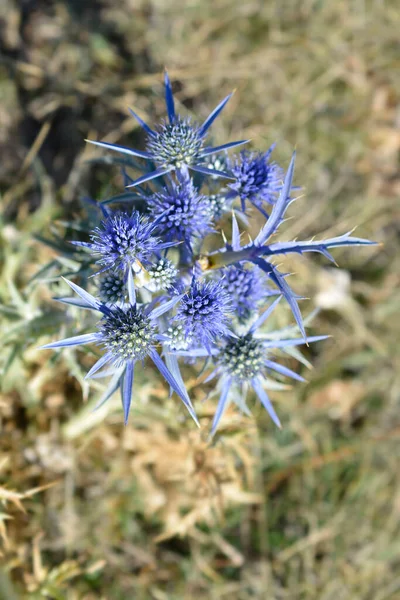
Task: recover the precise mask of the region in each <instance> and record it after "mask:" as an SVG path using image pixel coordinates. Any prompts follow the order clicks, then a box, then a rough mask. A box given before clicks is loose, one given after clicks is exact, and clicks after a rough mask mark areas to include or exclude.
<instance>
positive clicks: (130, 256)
mask: <svg viewBox="0 0 400 600" xmlns="http://www.w3.org/2000/svg"><path fill="white" fill-rule="evenodd" d="M162 218H163V216H161V217H160V218H159V219H156V220H154V221H152V222H150V221H149V219H148V217H144V216H142V215H140V214H139V213H138V212H137V211H133V212H132V214H131V215H129V214H128V213H126V212H118V213H116V214H111V215H109V216H108V217H106V218H105V219H104V220H103V221H102V222H101V224H100V227H96V228H95V229H94V231H93V233H92V234H91V235H90V239H91V240H92V241H91V242H72V243H73V244H74V245H76V246H82V247H84V248H88V249H89V250H90V251H91V252H92V253H93V254H94V255H95V256H96V257H98V259H97V263H98V264H99V265H101V266H102V269H101V270H100V273H102V272H104V271H107V270H109V269H118V270H121V271H123V273H124V275H125V276H126V275H127V273H128V271H129V269H131V268H133V270H134V271H138V270H140V269H141V268H142V266H144V265H149V264H151V258H152V256H153V255H154V253H157V252H159V251H160V250H162V249H164V248H168V247H170V246H172V245H173V243H171V242H162V241H161V239H160V238H159V237H158V236H156V235H155V230H156V229H157V226H158V224H159V222H160V220H161V219H162Z"/></svg>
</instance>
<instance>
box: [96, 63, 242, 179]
mask: <svg viewBox="0 0 400 600" xmlns="http://www.w3.org/2000/svg"><path fill="white" fill-rule="evenodd" d="M164 83H165V103H166V106H167V114H168V121H163V122H162V123H161V125H160V126H159V127H157V128H156V129H154V130H153V129H151V127H149V126H148V125H147V124H146V123H145V122H144V121H143V120H142V119H141V118H140V117H139V116H138V115H137V114H136V113H135V112H134V111H133V110H130V113H131V115H132V116H133V117H134V118H135V119H136V120H137V121H138V123H139V125H140V126H141V127H142V128H143V129H144V130H145V132H146V134H147V144H146V151H141V150H134V149H132V148H127V147H125V146H119V145H117V144H109V143H107V142H95V141H93V140H86V141H88V142H90V143H91V144H95V145H96V146H101V147H103V148H107V149H109V150H115V151H117V152H122V153H123V154H129V155H131V156H137V157H139V158H144V159H146V160H148V161H151V162H153V163H155V164H156V165H157V168H156V170H155V171H151V172H150V173H146V174H145V175H142V177H139V178H138V179H136V180H135V181H133V182H132V183H131V184H130V185H128V186H127V187H134V186H137V185H140V184H141V183H144V182H146V181H150V180H151V179H155V178H156V177H161V176H162V175H165V174H167V173H170V172H171V171H180V170H181V169H187V168H189V169H192V170H193V171H197V172H198V173H202V174H203V175H214V176H216V177H224V178H226V179H230V178H231V177H230V175H229V173H226V172H225V171H219V170H217V169H209V168H208V167H207V165H206V164H205V159H206V157H207V156H210V155H212V154H216V153H218V152H222V151H224V150H227V149H228V148H233V147H235V146H240V145H242V144H245V143H247V141H248V140H240V141H237V142H229V143H227V144H223V145H222V146H215V147H209V146H205V139H206V137H207V133H208V130H209V128H210V127H211V125H212V124H213V122H214V121H215V119H216V118H217V117H218V115H219V114H220V112H221V111H222V110H223V108H224V107H225V106H226V104H227V102H228V101H229V99H230V98H231V96H232V94H229V95H228V96H227V97H226V98H224V100H222V102H221V103H220V104H218V106H217V107H216V108H215V109H214V110H213V112H212V113H211V114H210V115H209V116H208V117H207V119H206V120H205V121H204V123H203V124H202V125H200V126H197V125H194V124H192V122H191V121H190V119H184V118H182V117H181V116H179V115H177V114H176V112H175V103H174V97H173V94H172V87H171V82H170V80H169V77H168V74H167V72H165V76H164Z"/></svg>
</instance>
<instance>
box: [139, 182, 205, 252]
mask: <svg viewBox="0 0 400 600" xmlns="http://www.w3.org/2000/svg"><path fill="white" fill-rule="evenodd" d="M147 206H148V209H149V211H150V213H151V214H152V215H159V214H160V213H162V214H161V216H160V217H159V218H158V224H159V229H161V228H162V230H163V235H164V236H165V239H167V240H177V241H178V242H180V241H182V242H185V244H186V246H187V247H188V248H189V249H191V247H192V242H193V241H194V239H195V238H203V237H204V236H205V235H206V234H208V233H211V232H212V231H213V229H212V227H211V220H212V212H211V207H210V205H209V202H208V200H207V197H206V196H202V195H200V194H199V192H198V191H197V189H196V187H195V186H194V184H193V181H192V180H191V179H190V178H188V177H185V178H181V180H180V181H179V182H178V183H177V184H176V183H175V182H173V181H171V183H170V187H169V189H165V190H164V191H163V192H160V193H158V194H153V195H152V196H150V197H149V198H148V202H147Z"/></svg>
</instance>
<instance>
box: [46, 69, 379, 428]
mask: <svg viewBox="0 0 400 600" xmlns="http://www.w3.org/2000/svg"><path fill="white" fill-rule="evenodd" d="M164 83H165V101H166V108H167V119H166V120H165V121H162V122H161V123H158V124H156V125H155V126H154V127H150V126H149V125H147V124H146V123H145V122H144V121H143V120H142V119H141V118H140V117H139V116H138V115H137V114H136V113H135V112H133V111H131V114H132V115H133V117H134V118H135V119H136V120H137V121H138V122H139V124H140V126H141V127H142V128H143V130H144V133H145V136H146V145H145V150H136V149H133V148H129V147H126V146H119V145H116V144H110V143H105V142H97V141H91V140H89V141H90V143H92V144H95V145H97V146H101V147H102V148H105V149H107V150H112V151H114V152H117V153H122V154H123V155H126V156H125V158H124V162H123V165H124V166H123V179H124V184H125V186H126V188H129V190H128V191H127V192H125V193H123V194H121V195H119V196H114V197H112V198H109V199H106V200H103V201H102V202H100V203H98V204H97V206H98V207H99V208H100V210H99V211H98V212H99V215H101V216H102V218H101V221H100V220H99V222H98V223H97V224H96V225H93V228H92V229H91V230H89V231H87V238H86V239H83V240H80V241H76V240H75V241H74V244H75V248H76V251H77V252H78V254H77V256H78V259H77V260H78V261H81V263H82V265H84V268H85V272H87V269H88V265H89V270H91V275H90V277H89V278H87V279H86V282H87V285H89V286H92V287H93V284H92V283H91V282H92V278H93V279H94V280H95V281H96V280H97V281H96V284H97V285H96V287H95V288H94V289H95V290H96V291H93V293H89V292H88V291H86V290H85V289H83V288H82V287H80V286H78V285H77V284H75V283H73V282H71V281H68V280H66V281H67V283H68V284H69V286H70V287H71V288H72V290H73V291H74V292H75V294H76V296H69V297H64V298H58V300H60V301H61V302H63V303H66V304H71V305H73V306H75V307H76V306H78V307H81V308H82V309H89V310H90V311H94V312H95V313H97V315H98V322H97V324H93V329H92V330H91V331H90V332H89V333H87V332H86V331H85V332H84V333H82V334H80V335H75V336H72V337H69V338H66V339H63V340H61V341H57V342H53V343H50V344H47V345H46V346H44V348H61V347H70V346H78V345H86V344H93V345H95V346H97V347H98V348H100V350H101V352H102V354H101V356H100V358H98V360H97V362H96V363H95V364H94V365H93V366H92V368H91V369H90V370H89V372H88V374H87V377H88V378H91V377H96V378H97V377H101V376H104V377H108V376H109V377H110V381H109V384H108V387H107V388H106V389H105V392H104V394H103V396H102V397H101V399H100V402H99V404H102V403H103V402H105V401H106V400H108V399H109V398H110V397H111V395H112V394H113V393H114V392H115V391H117V390H118V388H120V390H121V398H122V406H123V410H124V418H125V423H126V422H127V421H128V416H129V412H130V406H131V401H132V397H134V395H135V393H136V394H137V395H140V390H137V391H136V392H135V387H134V372H135V367H136V365H137V364H138V363H143V362H144V361H145V360H146V359H148V358H149V359H150V360H151V361H152V362H153V364H154V365H155V366H156V367H157V369H158V370H159V372H160V373H161V375H162V377H163V378H164V379H165V381H166V383H167V384H168V386H169V388H170V391H171V393H173V392H174V393H175V394H176V395H177V396H179V398H180V399H181V400H182V402H183V403H184V405H185V407H186V409H187V410H188V412H189V414H190V415H191V417H192V418H193V419H194V421H195V422H196V424H198V425H199V421H198V419H197V416H196V412H195V408H194V406H193V404H192V402H191V400H190V398H189V395H188V392H187V390H186V387H185V382H184V378H183V376H182V374H181V370H180V369H181V365H182V362H189V363H192V364H193V363H197V362H199V363H200V364H201V365H202V366H203V365H204V363H205V365H206V366H207V367H211V373H210V375H209V377H208V379H207V380H206V381H211V380H213V381H215V380H217V384H216V390H217V392H218V393H219V401H218V403H217V406H216V411H215V416H214V419H213V423H212V427H211V432H212V434H213V433H215V431H216V429H217V427H218V424H219V422H220V419H221V417H222V415H223V413H224V411H225V409H226V407H227V405H228V403H230V402H231V401H232V400H233V401H234V402H235V403H236V404H238V406H239V408H241V409H242V410H243V411H244V412H248V408H247V405H246V393H247V391H248V390H253V391H254V392H255V395H256V396H257V397H258V399H259V400H260V402H261V403H262V405H263V406H264V407H265V409H266V410H267V411H268V413H269V415H270V416H271V418H272V420H273V421H274V423H276V425H277V426H279V427H280V421H279V418H278V416H277V414H276V412H275V410H274V408H273V406H272V403H271V401H270V399H269V397H268V394H267V389H269V388H270V387H273V385H274V382H275V385H279V379H280V378H281V377H289V378H292V379H295V380H298V381H303V379H302V377H300V376H299V375H298V374H297V373H295V372H294V371H292V370H291V369H289V368H287V367H286V366H285V365H283V364H280V363H279V362H277V361H276V360H275V359H274V355H275V354H276V351H279V350H286V351H287V352H290V349H291V348H292V347H293V346H298V345H301V344H308V343H311V342H317V341H319V340H322V339H324V338H325V337H326V336H311V337H308V336H307V334H306V331H305V326H304V323H303V319H302V315H301V312H300V308H299V305H298V300H299V299H300V297H299V296H298V295H296V293H295V292H293V291H292V289H291V287H290V286H289V284H288V282H287V279H286V278H287V275H288V274H287V273H283V272H281V271H280V270H279V269H278V267H277V266H276V264H275V260H274V259H275V257H278V256H280V255H285V254H290V253H297V254H303V253H305V252H317V253H320V254H322V255H324V256H325V257H326V258H327V259H328V260H330V261H333V258H332V255H331V253H330V251H331V250H332V249H334V248H337V247H340V246H364V245H369V244H372V243H373V242H370V241H368V240H365V239H361V238H357V237H353V236H352V235H351V232H349V233H345V234H344V235H341V236H339V237H335V238H331V239H326V240H311V241H290V242H280V241H278V239H277V233H278V230H279V227H280V225H281V224H282V222H283V221H284V219H285V216H286V213H287V211H288V209H289V206H290V205H291V204H292V202H294V201H295V200H296V197H295V194H294V191H295V189H296V188H294V187H293V186H292V180H293V173H294V164H295V156H294V154H293V156H292V159H291V162H290V164H289V167H288V169H287V171H286V174H285V172H284V169H283V168H282V166H280V165H278V164H277V163H276V162H273V161H272V160H271V153H272V149H273V147H271V148H270V149H269V150H267V151H266V152H264V153H262V152H258V153H256V152H250V151H248V150H241V151H240V153H239V154H238V155H237V156H233V157H232V156H228V153H227V151H228V150H229V149H231V148H234V147H236V146H241V145H243V144H246V143H247V141H244V140H240V141H233V142H227V143H225V144H222V145H219V146H208V145H207V142H206V138H207V136H208V134H209V130H210V128H211V125H212V124H213V122H214V121H215V119H216V118H217V117H218V116H219V114H220V113H221V112H222V110H223V109H224V107H225V106H226V104H227V102H228V101H229V99H230V97H231V95H229V96H227V97H226V98H225V99H224V100H223V101H222V102H221V103H220V104H219V105H218V106H217V107H216V108H215V109H214V110H213V111H212V112H211V114H210V115H209V116H208V117H207V118H206V120H205V121H204V122H203V123H202V124H198V123H196V122H195V121H192V120H191V119H188V118H186V117H182V116H180V115H179V114H177V112H176V110H175V102H174V97H173V93H172V87H171V83H170V80H169V77H168V74H167V73H165V79H164ZM127 157H128V158H127ZM132 157H133V158H132ZM137 159H140V160H141V163H139V161H138V160H137ZM129 161H131V162H129ZM130 167H132V168H133V169H135V170H136V171H137V170H142V172H143V174H142V175H141V176H140V177H136V178H133V177H131V175H130V174H129V173H128V169H129V168H130ZM114 205H116V207H115V209H114V208H113V206H114ZM118 205H120V206H118ZM121 205H122V208H121ZM248 210H251V211H259V212H260V213H261V215H262V224H261V227H260V230H259V232H258V234H257V235H256V237H255V238H254V239H253V240H252V241H249V242H247V243H243V242H242V239H241V233H240V230H239V225H238V218H237V217H239V218H240V220H241V221H242V222H243V223H246V222H247V219H246V212H247V211H248ZM228 220H229V221H231V223H232V234H231V237H230V241H228V239H227V237H226V236H225V235H224V233H223V226H224V224H226V222H227V221H228ZM77 229H78V230H79V228H77ZM82 229H83V230H84V228H81V230H82ZM216 232H220V233H222V239H223V243H222V244H221V245H220V247H219V248H218V247H217V249H214V250H208V252H206V251H205V250H204V248H210V247H212V245H210V243H209V242H210V237H211V236H212V235H213V236H214V239H215V233H216ZM272 237H273V241H271V238H272ZM214 248H215V245H214ZM274 297H275V299H274ZM271 298H272V299H273V302H272V303H271ZM282 299H284V300H285V301H286V302H287V303H288V305H289V307H290V309H291V311H292V313H293V317H294V320H295V323H296V324H297V331H299V333H300V335H298V336H297V337H293V336H289V337H287V334H286V336H285V333H284V332H281V333H280V332H277V331H274V332H270V333H269V335H268V336H267V337H266V334H265V332H263V331H262V328H263V327H264V324H265V323H266V321H267V320H268V318H269V316H270V314H271V313H272V311H273V310H274V308H275V307H276V306H277V304H278V303H279V302H280V301H281V300H282ZM275 378H277V380H278V381H276V380H275Z"/></svg>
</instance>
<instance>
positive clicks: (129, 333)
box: [98, 305, 156, 367]
mask: <svg viewBox="0 0 400 600" xmlns="http://www.w3.org/2000/svg"><path fill="white" fill-rule="evenodd" d="M98 339H99V342H100V343H101V344H102V345H103V346H104V347H105V349H106V351H107V352H110V353H111V355H112V362H113V363H114V364H115V365H116V366H117V367H118V366H121V365H123V364H124V363H125V362H127V361H132V360H133V361H137V360H142V359H143V358H144V357H145V356H147V354H148V353H149V350H150V348H151V347H152V346H153V345H154V344H155V343H156V338H155V325H154V323H153V322H152V320H151V319H150V317H149V316H148V315H146V314H145V312H144V311H143V309H141V308H138V307H137V305H133V306H132V305H128V306H126V307H124V308H120V307H118V306H114V307H113V309H112V311H110V313H109V314H107V315H104V316H103V318H102V319H101V321H100V323H99V331H98Z"/></svg>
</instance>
